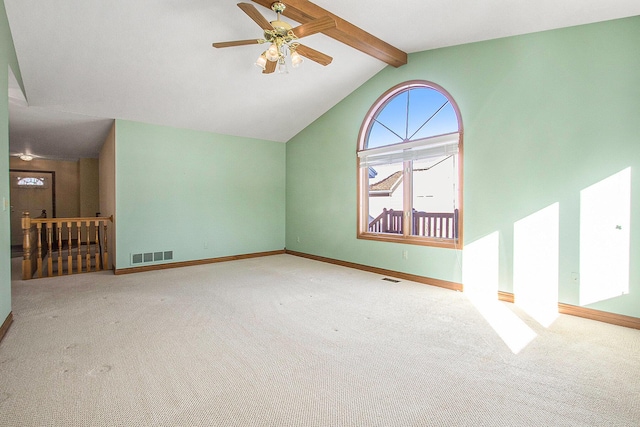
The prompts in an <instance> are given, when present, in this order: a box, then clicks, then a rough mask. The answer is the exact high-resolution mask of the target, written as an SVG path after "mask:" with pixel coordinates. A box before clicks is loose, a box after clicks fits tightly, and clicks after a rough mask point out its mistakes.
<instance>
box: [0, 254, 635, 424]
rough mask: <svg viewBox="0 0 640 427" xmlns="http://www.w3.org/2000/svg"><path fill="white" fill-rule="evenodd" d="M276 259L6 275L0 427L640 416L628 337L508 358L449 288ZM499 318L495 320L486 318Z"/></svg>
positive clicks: (589, 338) (582, 324) (570, 320)
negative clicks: (10, 317)
mask: <svg viewBox="0 0 640 427" xmlns="http://www.w3.org/2000/svg"><path fill="white" fill-rule="evenodd" d="M381 279H382V276H379V275H376V274H371V273H366V272H362V271H357V270H352V269H348V268H343V267H338V266H334V265H329V264H324V263H320V262H315V261H311V260H307V259H303V258H298V257H294V256H290V255H277V256H271V257H265V258H256V259H248V260H242V261H233V262H227V263H220V264H211V265H204V266H198V267H187V268H180V269H173V270H164V271H158V272H150V273H139V274H132V275H124V276H114V275H112V274H111V273H110V272H104V273H92V274H84V275H78V276H74V277H73V278H66V277H63V278H53V279H40V280H31V281H26V282H23V281H20V280H14V282H13V292H14V294H13V295H14V296H13V313H14V323H13V325H12V326H11V328H10V329H9V331H8V334H7V335H6V337H5V339H4V340H3V341H2V343H1V344H0V425H2V426H7V427H8V426H492V427H496V426H536V427H539V426H598V427H602V426H638V425H640V399H638V396H640V331H637V330H632V329H627V328H622V327H617V326H612V325H608V324H604V323H599V322H594V321H589V320H585V319H580V318H577V317H571V316H560V317H559V318H558V319H557V320H556V321H555V322H554V323H553V325H551V326H550V327H549V328H543V327H541V326H540V325H538V324H537V323H536V322H535V321H533V320H532V319H531V318H529V317H527V316H526V315H525V314H524V313H522V312H520V311H519V310H518V309H517V307H515V306H513V305H511V304H503V303H497V304H499V308H500V309H501V310H503V309H505V310H508V311H509V312H510V313H511V314H512V315H513V314H515V315H516V316H517V317H518V319H522V321H523V322H524V323H523V324H524V325H526V326H527V327H528V328H529V329H530V330H532V331H533V332H534V335H535V338H533V340H532V341H531V342H529V343H528V345H526V346H524V348H522V350H520V351H519V352H517V354H514V352H513V351H512V350H511V349H510V347H509V346H508V345H507V344H505V341H503V339H502V338H501V337H500V336H499V335H498V333H497V332H496V330H495V329H494V328H492V327H491V326H490V322H489V321H487V320H486V319H485V318H484V317H483V315H482V314H481V313H482V310H478V309H476V307H475V306H474V304H472V302H471V301H470V300H469V299H468V298H467V297H466V296H465V294H463V293H459V292H453V291H449V290H445V289H440V288H435V287H431V286H427V285H422V284H417V283H413V282H408V281H401V282H399V283H391V282H387V281H383V280H381ZM498 329H499V328H498Z"/></svg>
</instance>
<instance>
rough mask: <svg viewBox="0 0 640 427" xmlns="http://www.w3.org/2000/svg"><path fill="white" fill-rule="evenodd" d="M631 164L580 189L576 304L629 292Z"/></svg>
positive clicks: (585, 303)
mask: <svg viewBox="0 0 640 427" xmlns="http://www.w3.org/2000/svg"><path fill="white" fill-rule="evenodd" d="M630 218H631V168H627V169H624V170H623V171H620V172H618V173H617V174H615V175H612V176H610V177H609V178H606V179H603V180H602V181H600V182H598V183H596V184H594V185H592V186H590V187H588V188H585V189H584V190H582V191H581V192H580V305H587V304H592V303H594V302H598V301H603V300H606V299H610V298H614V297H617V296H620V295H624V294H628V293H629V258H630V255H629V254H630V235H631V222H630Z"/></svg>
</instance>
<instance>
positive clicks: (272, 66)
mask: <svg viewBox="0 0 640 427" xmlns="http://www.w3.org/2000/svg"><path fill="white" fill-rule="evenodd" d="M276 65H278V62H277V61H267V64H266V65H265V67H264V70H262V74H271V73H273V72H274V71H275V70H276Z"/></svg>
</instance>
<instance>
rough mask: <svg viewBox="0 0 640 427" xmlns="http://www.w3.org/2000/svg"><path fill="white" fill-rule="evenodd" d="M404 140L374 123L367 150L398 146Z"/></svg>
mask: <svg viewBox="0 0 640 427" xmlns="http://www.w3.org/2000/svg"><path fill="white" fill-rule="evenodd" d="M400 142H402V139H400V137H398V135H396V134H394V133H393V132H391V131H390V130H389V129H387V128H385V127H384V126H382V125H381V124H380V123H378V122H374V123H373V126H371V131H370V132H369V139H368V140H367V147H366V148H378V147H383V146H385V145H391V144H398V143H400Z"/></svg>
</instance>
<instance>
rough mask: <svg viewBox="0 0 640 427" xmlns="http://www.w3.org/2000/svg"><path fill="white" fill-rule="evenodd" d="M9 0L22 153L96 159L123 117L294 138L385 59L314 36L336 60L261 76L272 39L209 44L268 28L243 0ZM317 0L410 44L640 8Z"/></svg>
mask: <svg viewBox="0 0 640 427" xmlns="http://www.w3.org/2000/svg"><path fill="white" fill-rule="evenodd" d="M245 1H247V2H250V1H249V0H245ZM4 2H5V6H6V10H7V16H8V19H9V25H10V27H11V32H12V35H13V39H14V44H15V47H16V52H17V56H18V62H19V65H20V70H21V73H22V78H23V82H24V87H25V91H26V98H27V102H25V100H24V99H22V100H21V99H20V94H19V93H17V92H19V90H17V91H16V85H15V82H14V87H13V90H11V93H12V95H10V97H11V102H10V136H11V138H10V149H11V152H12V153H19V152H26V151H29V152H31V153H33V154H35V155H40V156H44V157H50V158H78V157H97V155H98V152H99V149H100V145H101V144H102V142H103V141H104V138H105V137H106V134H107V132H108V130H109V128H110V125H111V123H112V119H114V118H117V119H127V120H135V121H141V122H146V123H154V124H162V125H168V126H175V127H180V128H188V129H195V130H204V131H210V132H216V133H221V134H229V135H238V136H245V137H253V138H261V139H267V140H273V141H281V142H286V141H288V140H289V139H290V138H291V137H293V136H294V135H295V134H296V133H298V132H299V131H300V130H302V129H303V128H305V127H306V126H307V125H308V124H310V123H311V122H312V121H314V120H315V119H317V118H318V117H319V116H320V115H322V114H323V113H324V112H326V111H327V110H328V109H330V108H331V107H332V106H334V105H335V104H336V103H337V102H339V101H340V100H341V99H343V98H344V97H345V96H347V95H348V94H349V93H351V92H352V91H353V90H355V89H356V88H357V87H358V86H360V85H361V84H362V83H364V82H365V81H366V80H368V79H369V78H371V77H372V76H373V75H374V74H376V73H377V72H378V71H380V70H381V69H382V68H384V67H385V64H384V63H382V62H380V61H378V60H376V59H373V58H371V57H369V56H367V55H365V54H363V53H361V52H359V51H357V50H354V49H352V48H350V47H347V46H345V45H342V44H340V43H338V42H337V41H335V40H333V39H331V38H329V37H327V36H325V35H323V34H316V35H313V36H310V37H307V38H305V39H304V44H305V45H308V46H309V47H312V48H314V49H317V50H320V51H322V52H324V53H326V54H329V55H331V56H332V57H333V58H334V60H333V63H332V64H330V65H329V66H327V67H322V66H320V65H318V64H316V63H314V62H311V61H309V60H307V61H305V62H304V63H303V64H302V65H301V66H300V68H297V69H292V70H290V73H289V74H277V73H274V74H271V75H263V74H261V73H260V70H259V69H258V68H257V67H256V66H255V65H253V62H254V61H255V59H256V57H257V56H258V55H259V54H260V53H261V52H262V50H264V46H241V47H234V48H226V49H214V48H212V47H211V43H212V42H214V41H229V40H238V39H241V40H242V39H251V38H261V37H262V31H261V29H260V28H259V27H258V26H257V25H256V24H255V23H254V22H253V21H252V20H251V19H249V17H248V16H246V15H245V14H244V13H243V12H242V11H241V10H240V9H239V8H238V7H237V6H236V3H237V1H235V0H233V1H232V0H135V1H132V0H109V1H107V0H52V1H42V0H4ZM285 3H286V1H285ZM315 3H316V4H318V5H319V6H321V7H323V8H325V9H327V10H329V11H331V12H332V13H334V14H335V15H338V16H340V17H341V18H343V19H345V20H347V21H349V22H351V23H352V24H354V25H357V26H359V27H361V28H362V29H364V30H366V31H368V32H370V33H371V34H373V35H375V36H377V37H378V38H380V39H382V40H384V41H386V42H388V43H390V44H391V45H393V46H395V47H397V48H399V49H401V50H404V51H405V52H408V53H412V52H418V51H423V50H428V49H434V48H438V47H444V46H452V45H457V44H463V43H469V42H474V41H480V40H488V39H493V38H499V37H505V36H510V35H516V34H524V33H530V32H536V31H543V30H548V29H553V28H560V27H567V26H573V25H579V24H585V23H591V22H597V21H605V20H610V19H615V18H621V17H627V16H635V15H640V1H638V0H535V1H533V0H483V1H477V0H473V1H472V0H403V1H401V0H385V1H371V0H349V1H329V0H316V1H315ZM252 4H253V3H252ZM254 5H255V7H256V8H257V9H258V10H259V11H260V12H262V13H263V15H264V16H265V17H267V19H268V20H273V19H274V18H275V14H274V12H272V11H271V10H269V9H265V8H263V7H261V6H258V5H256V4H254ZM285 20H288V19H286V18H285ZM289 21H290V20H289ZM290 22H292V21H290ZM292 24H294V25H295V23H294V22H292Z"/></svg>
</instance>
